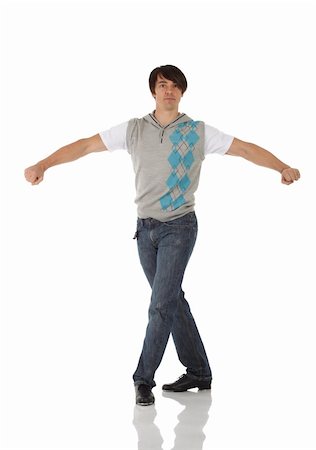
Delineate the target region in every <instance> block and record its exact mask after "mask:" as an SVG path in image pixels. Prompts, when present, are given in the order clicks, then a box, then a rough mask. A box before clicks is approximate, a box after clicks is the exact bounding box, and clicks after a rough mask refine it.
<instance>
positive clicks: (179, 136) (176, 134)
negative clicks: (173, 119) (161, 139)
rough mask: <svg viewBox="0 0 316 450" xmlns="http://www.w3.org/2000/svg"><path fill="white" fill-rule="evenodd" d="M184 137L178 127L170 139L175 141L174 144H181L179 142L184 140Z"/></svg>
mask: <svg viewBox="0 0 316 450" xmlns="http://www.w3.org/2000/svg"><path fill="white" fill-rule="evenodd" d="M182 139H183V135H182V133H181V131H180V130H179V129H178V128H177V129H176V130H175V131H174V132H173V133H172V134H171V136H170V141H171V142H172V143H173V145H177V144H179V142H180V141H182Z"/></svg>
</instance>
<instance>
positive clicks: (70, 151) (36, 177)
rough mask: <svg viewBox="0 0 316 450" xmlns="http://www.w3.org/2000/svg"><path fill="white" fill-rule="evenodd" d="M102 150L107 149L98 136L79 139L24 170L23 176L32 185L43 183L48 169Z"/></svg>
mask: <svg viewBox="0 0 316 450" xmlns="http://www.w3.org/2000/svg"><path fill="white" fill-rule="evenodd" d="M104 150H107V148H106V146H105V145H104V143H103V142H102V140H101V138H100V135H99V134H95V135H94V136H91V137H90V138H85V139H79V140H78V141H76V142H73V143H72V144H68V145H65V146H64V147H61V148H60V149H59V150H57V151H56V152H54V153H52V154H51V155H50V156H48V157H47V158H45V159H43V160H42V161H39V162H38V163H37V164H35V165H34V166H31V167H28V168H27V169H25V172H24V175H25V178H26V180H27V181H29V182H30V183H32V184H33V185H35V184H39V183H40V182H41V181H43V178H44V172H45V171H46V170H47V169H49V168H50V167H52V166H56V165H57V164H63V163H67V162H71V161H75V160H76V159H79V158H81V157H82V156H85V155H88V154H89V153H92V152H101V151H104Z"/></svg>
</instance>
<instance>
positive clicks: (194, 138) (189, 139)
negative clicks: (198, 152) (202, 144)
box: [184, 130, 199, 147]
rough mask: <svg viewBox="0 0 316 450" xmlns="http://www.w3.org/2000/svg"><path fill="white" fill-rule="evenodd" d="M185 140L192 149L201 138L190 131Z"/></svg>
mask: <svg viewBox="0 0 316 450" xmlns="http://www.w3.org/2000/svg"><path fill="white" fill-rule="evenodd" d="M184 139H185V140H186V142H187V143H188V144H189V145H190V147H193V145H194V144H196V143H197V141H198V140H199V136H198V134H196V132H195V131H193V130H191V131H189V133H188V134H186V135H185V136H184Z"/></svg>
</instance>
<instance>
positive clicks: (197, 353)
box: [133, 212, 212, 387]
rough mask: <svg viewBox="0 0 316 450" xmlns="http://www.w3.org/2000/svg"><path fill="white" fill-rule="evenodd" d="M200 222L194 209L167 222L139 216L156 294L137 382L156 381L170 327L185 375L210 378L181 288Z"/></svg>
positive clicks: (142, 253) (144, 260)
mask: <svg viewBox="0 0 316 450" xmlns="http://www.w3.org/2000/svg"><path fill="white" fill-rule="evenodd" d="M197 228H198V227H197V219H196V216H195V213H194V212H191V213H188V214H186V215H185V216H183V217H180V218H178V219H174V220H171V221H168V222H159V221H158V220H155V219H151V218H149V219H138V220H137V233H136V236H137V244H138V252H139V257H140V262H141V265H142V267H143V269H144V272H145V275H146V277H147V279H148V281H149V284H150V286H151V288H152V295H151V302H150V307H149V312H148V325H147V329H146V335H145V339H144V344H143V349H142V353H141V356H140V359H139V362H138V366H137V369H136V371H135V373H134V375H133V379H134V383H135V384H141V383H144V384H148V385H149V386H151V387H154V386H155V385H156V383H155V381H154V375H155V372H156V370H157V368H158V366H159V364H160V362H161V359H162V357H163V354H164V351H165V348H166V345H167V342H168V339H169V336H170V333H171V334H172V337H173V341H174V343H175V347H176V350H177V354H178V358H179V360H180V361H181V363H182V364H183V365H184V366H185V367H186V368H187V375H188V376H189V377H192V378H195V379H199V380H210V379H212V373H211V369H210V366H209V362H208V359H207V356H206V353H205V349H204V346H203V343H202V340H201V337H200V335H199V332H198V329H197V327H196V324H195V321H194V319H193V316H192V314H191V311H190V307H189V304H188V302H187V301H186V299H185V298H184V292H183V290H182V288H181V285H182V280H183V276H184V272H185V269H186V266H187V264H188V261H189V259H190V256H191V253H192V250H193V247H194V244H195V241H196V236H197Z"/></svg>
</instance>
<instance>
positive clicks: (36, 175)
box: [24, 164, 44, 185]
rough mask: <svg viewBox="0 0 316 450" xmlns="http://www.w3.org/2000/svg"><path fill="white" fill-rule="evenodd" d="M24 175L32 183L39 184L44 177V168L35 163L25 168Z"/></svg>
mask: <svg viewBox="0 0 316 450" xmlns="http://www.w3.org/2000/svg"><path fill="white" fill-rule="evenodd" d="M24 176H25V178H26V180H27V181H29V182H30V183H32V184H33V185H35V184H39V183H40V182H41V181H43V179H44V169H43V168H42V167H41V166H40V165H39V164H35V166H31V167H28V168H27V169H25V171H24Z"/></svg>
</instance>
